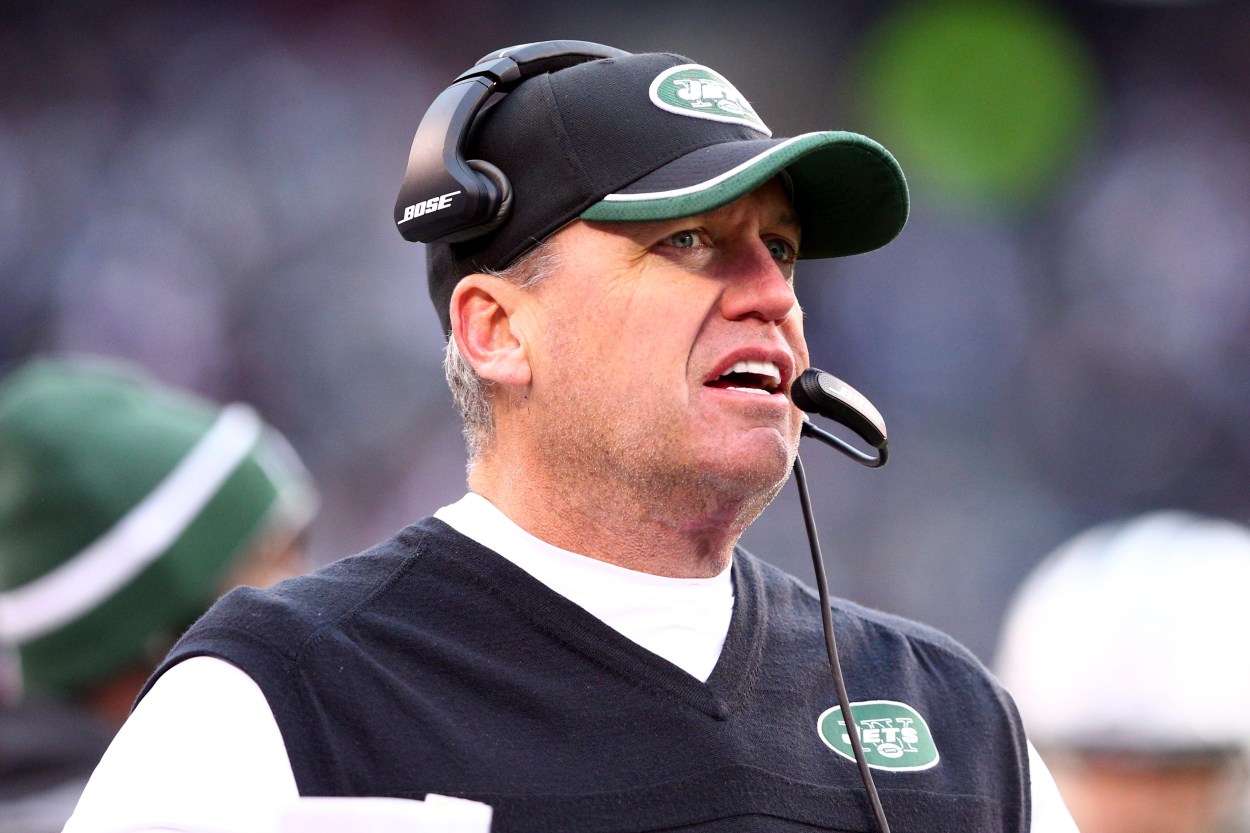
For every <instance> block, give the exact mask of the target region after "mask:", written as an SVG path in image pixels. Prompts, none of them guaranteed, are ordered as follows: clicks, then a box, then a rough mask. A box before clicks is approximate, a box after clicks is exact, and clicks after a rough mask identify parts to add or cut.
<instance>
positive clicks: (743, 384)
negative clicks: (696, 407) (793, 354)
mask: <svg viewBox="0 0 1250 833" xmlns="http://www.w3.org/2000/svg"><path fill="white" fill-rule="evenodd" d="M707 385H708V386H709V387H713V388H722V389H724V390H734V391H740V392H742V393H754V394H759V395H762V396H769V395H771V394H774V393H777V392H778V391H779V390H780V389H781V370H780V369H779V368H778V367H777V365H776V364H774V363H773V362H750V361H742V362H737V363H735V364H734V366H733V367H731V368H729V369H728V370H726V371H725V372H724V373H722V374H721V375H720V376H718V377H716V378H715V379H713V380H712V381H710V382H708V383H707Z"/></svg>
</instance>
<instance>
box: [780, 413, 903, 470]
mask: <svg viewBox="0 0 1250 833" xmlns="http://www.w3.org/2000/svg"><path fill="white" fill-rule="evenodd" d="M802 430H803V436H804V437H814V438H815V439H818V440H820V441H821V442H823V443H825V444H826V445H831V446H833V447H834V448H836V449H837V450H838V451H841V452H842V453H843V454H845V455H846V456H847V457H850V458H851V459H852V460H854V461H855V462H857V463H860V464H861V465H865V466H867V467H868V468H870V469H875V468H880V467H881V466H884V465H885V464H886V461H888V460H889V459H890V449H889V446H887V445H886V444H885V442H884V441H882V444H881V447H880V448H878V449H877V456H876V457H870V456H868V455H867V454H865V453H864V452H862V451H860V450H859V449H858V448H856V447H855V446H853V445H851V444H850V443H848V442H847V441H846V440H843V439H841V438H840V437H837V436H834V435H833V434H830V433H829V432H828V431H826V430H825V429H823V428H820V427H818V426H816V425H813V424H812V423H811V421H810V420H806V419H805V420H803V426H802Z"/></svg>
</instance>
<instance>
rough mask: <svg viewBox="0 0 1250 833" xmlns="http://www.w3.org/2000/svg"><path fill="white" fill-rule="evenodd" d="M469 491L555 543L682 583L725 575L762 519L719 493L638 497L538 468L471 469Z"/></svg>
mask: <svg viewBox="0 0 1250 833" xmlns="http://www.w3.org/2000/svg"><path fill="white" fill-rule="evenodd" d="M516 471H526V474H525V476H520V477H519V476H516V475H515V474H513V472H516ZM469 488H470V489H471V490H472V491H474V492H476V493H477V494H480V495H482V496H483V497H485V498H486V499H488V500H489V501H490V502H491V503H493V504H494V505H495V506H497V507H498V508H499V509H500V510H501V511H502V512H503V513H504V514H505V515H507V516H508V517H509V518H511V519H512V521H513V522H514V523H516V524H517V525H518V526H520V527H521V528H522V529H524V530H526V531H527V532H529V533H530V534H531V535H533V536H535V537H537V538H540V539H542V540H544V541H546V542H547V543H549V544H552V545H554V546H557V547H559V548H561V549H565V550H569V551H571V552H576V553H579V554H582V555H586V556H589V557H591V558H596V559H599V560H600V561H606V562H608V563H611V564H616V565H618V566H621V567H627V568H629V569H631V570H638V571H640V572H647V573H652V574H654V575H661V576H671V577H676V578H706V577H710V576H715V575H718V574H720V573H721V572H723V571H724V570H725V568H726V567H727V566H728V565H729V563H730V560H731V558H732V554H733V548H734V545H735V544H736V543H737V541H738V538H739V537H740V536H741V534H742V532H743V530H744V529H746V527H747V525H748V524H749V523H750V522H751V521H752V520H754V518H755V516H756V515H758V514H759V510H752V509H751V508H749V507H746V506H744V505H743V504H742V503H741V502H733V501H727V500H724V499H723V498H722V497H721V496H718V495H716V494H714V493H713V492H714V490H708V489H702V490H701V489H698V488H691V489H687V490H670V492H669V493H668V494H665V493H662V492H657V493H654V494H647V495H638V494H636V490H631V489H629V488H628V487H624V486H622V484H620V483H619V482H616V481H613V480H610V479H603V478H585V479H583V480H580V481H578V482H577V483H573V484H567V483H560V482H553V481H552V480H550V479H548V478H543V477H539V476H535V473H534V472H533V470H532V469H531V470H528V471H527V470H526V469H525V468H515V467H511V466H501V465H498V461H490V460H488V461H483V462H479V463H477V464H475V465H474V466H473V468H472V470H471V471H470V474H469ZM675 492H677V493H675ZM700 493H702V494H700ZM760 509H762V506H761V507H760Z"/></svg>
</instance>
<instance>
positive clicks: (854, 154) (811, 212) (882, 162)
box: [581, 131, 908, 258]
mask: <svg viewBox="0 0 1250 833" xmlns="http://www.w3.org/2000/svg"><path fill="white" fill-rule="evenodd" d="M782 170H787V171H788V172H789V174H790V178H791V180H792V181H793V183H794V192H795V196H794V203H795V209H796V210H797V211H798V214H799V217H800V220H801V222H802V225H803V242H802V246H801V253H800V257H803V258H820V257H838V256H842V255H851V254H858V253H860V252H866V251H870V250H872V249H875V248H878V247H880V246H884V245H885V244H886V243H888V242H890V241H891V240H893V239H894V237H895V236H897V234H898V233H899V232H900V231H901V230H902V228H903V224H904V223H905V222H906V220H907V211H908V198H907V184H906V182H905V180H904V179H903V172H902V170H901V169H900V168H899V166H898V163H897V162H895V160H894V157H892V156H891V155H890V153H889V152H888V151H887V150H886V149H885V148H883V147H881V146H880V145H879V144H877V143H876V142H874V141H873V140H871V139H869V138H867V137H866V136H861V135H859V134H857V133H847V132H842V131H831V132H822V133H805V134H803V135H801V136H795V137H794V138H790V139H761V140H758V141H745V142H728V143H723V144H718V145H711V146H709V147H705V148H701V149H699V150H696V151H692V152H691V153H688V154H686V155H685V156H683V157H681V158H679V159H676V160H674V161H672V162H670V163H668V164H667V165H664V166H663V167H661V168H659V169H658V170H656V171H654V172H652V173H650V174H648V175H647V176H645V177H642V178H640V179H639V180H637V181H635V182H633V183H631V184H630V185H629V186H627V187H626V188H623V189H621V190H620V191H618V192H616V193H614V194H609V195H608V196H607V197H605V198H604V199H603V200H602V201H600V202H598V203H596V204H595V205H592V206H591V207H590V208H588V209H587V210H586V211H584V212H583V213H582V214H581V218H582V219H583V220H592V221H600V222H639V221H654V220H672V219H677V218H680V217H690V216H695V215H698V214H704V213H706V212H709V211H712V210H714V209H717V208H719V207H721V206H722V205H726V204H728V203H730V202H733V201H734V200H736V199H737V198H738V197H741V196H742V195H744V194H747V193H749V192H750V191H752V190H754V189H755V188H758V187H759V186H760V185H762V184H764V183H765V182H767V181H768V180H769V179H771V178H772V177H774V176H776V175H777V174H778V173H780V172H781V171H782Z"/></svg>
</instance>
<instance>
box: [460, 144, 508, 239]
mask: <svg viewBox="0 0 1250 833" xmlns="http://www.w3.org/2000/svg"><path fill="white" fill-rule="evenodd" d="M466 161H467V162H468V164H469V167H470V168H472V169H473V170H475V171H477V172H478V173H480V174H481V175H482V176H484V177H485V178H486V179H487V180H489V181H490V183H491V184H492V185H494V186H495V193H496V194H498V195H499V200H498V202H497V203H496V208H495V213H494V215H493V216H492V217H491V218H490V219H488V220H487V221H486V222H484V223H482V224H481V225H480V226H478V227H477V228H475V229H474V230H473V231H474V234H473V236H474V237H480V236H482V235H486V234H490V233H491V232H492V231H494V230H495V229H497V228H499V227H500V226H502V225H503V224H504V222H505V221H506V220H507V219H508V215H509V214H510V213H511V212H512V183H511V182H509V181H508V177H507V176H505V175H504V172H503V171H501V170H499V169H498V168H497V167H495V166H494V165H492V164H491V163H489V162H486V161H484V160H482V159H469V160H466Z"/></svg>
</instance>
